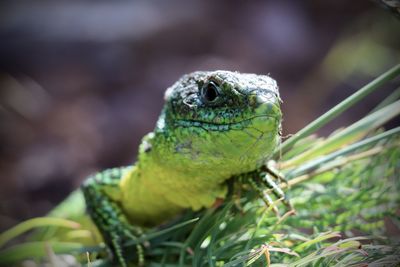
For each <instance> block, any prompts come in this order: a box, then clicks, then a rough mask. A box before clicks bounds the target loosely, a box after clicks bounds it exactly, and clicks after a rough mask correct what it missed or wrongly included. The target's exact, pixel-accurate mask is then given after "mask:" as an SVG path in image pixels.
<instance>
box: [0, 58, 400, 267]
mask: <svg viewBox="0 0 400 267" xmlns="http://www.w3.org/2000/svg"><path fill="white" fill-rule="evenodd" d="M398 76H400V65H397V66H395V67H394V68H392V69H390V70H389V71H387V72H386V73H384V74H382V75H381V76H380V77H378V78H377V79H375V80H374V81H372V82H371V83H369V84H368V85H366V86H365V87H363V88H361V89H360V90H359V91H358V92H356V93H355V94H354V95H352V96H350V97H349V98H347V99H346V100H344V101H342V102H341V103H340V104H339V105H337V106H336V107H334V108H332V109H331V110H330V111H328V112H327V113H326V114H324V115H323V116H321V117H320V118H318V119H317V120H315V121H314V122H312V123H310V124H309V125H308V126H306V127H305V128H304V129H303V130H301V131H300V132H299V133H298V134H296V135H294V136H292V137H291V138H289V139H288V140H286V141H285V142H284V143H283V144H282V146H281V147H280V150H278V151H276V153H275V156H274V159H275V161H276V162H277V164H276V168H277V169H279V171H280V172H281V173H282V174H283V176H284V177H285V178H286V179H287V180H288V181H287V183H286V182H282V183H281V184H280V187H281V188H284V189H285V192H286V194H287V198H288V199H290V201H291V203H292V204H293V206H294V207H295V210H296V214H294V215H292V214H291V211H290V209H289V208H288V207H287V206H285V205H284V204H283V203H282V199H278V198H275V199H274V205H272V206H271V205H269V206H268V205H266V204H265V203H264V202H263V201H262V200H261V199H260V197H259V194H257V193H256V192H254V190H251V187H250V186H249V185H248V184H247V183H244V184H243V185H240V186H239V185H238V184H239V183H236V184H234V185H233V186H232V188H233V190H231V193H230V195H229V197H228V199H227V200H225V201H224V202H223V203H222V204H221V205H219V206H216V207H214V208H212V209H207V210H202V211H200V212H187V213H185V214H183V215H182V216H181V217H180V218H178V219H177V220H176V221H174V222H171V223H169V224H168V225H163V226H162V227H159V228H155V229H150V230H148V231H146V232H145V233H144V234H143V235H142V236H141V237H140V238H139V239H138V240H132V241H130V242H129V243H127V244H126V247H127V251H131V252H132V253H127V254H129V255H128V257H130V258H131V260H132V262H135V265H136V264H137V263H138V261H139V260H138V258H139V257H138V253H137V252H138V251H140V250H137V245H138V244H142V248H143V253H144V255H145V264H146V266H154V267H156V266H171V267H172V266H224V267H231V266H248V265H251V266H399V264H400V248H398V247H399V246H398V245H399V244H396V242H398V241H399V240H397V241H396V240H395V239H391V237H390V233H388V232H387V228H388V227H387V226H388V225H393V226H395V227H397V228H399V227H400V216H399V202H400V194H399V193H398V192H400V191H399V190H400V183H399V181H398V179H399V177H400V175H399V170H400V169H399V167H400V166H399V164H400V162H399V158H400V150H399V149H398V147H399V145H400V134H399V133H400V127H397V128H393V129H390V130H385V129H384V128H383V127H384V125H385V123H386V122H388V121H389V120H391V119H393V118H395V117H396V116H398V115H399V113H400V100H398V98H399V95H400V94H399V91H400V88H399V89H397V90H396V91H395V92H393V94H392V95H390V96H388V97H387V98H386V99H385V100H384V101H383V102H382V103H381V104H380V105H379V106H378V107H377V108H376V109H375V110H374V111H373V112H371V113H370V114H367V115H366V116H365V117H363V118H361V119H360V120H359V121H357V122H355V123H353V124H352V125H350V126H348V127H346V128H343V129H338V130H337V131H335V132H334V133H332V134H331V135H330V136H328V137H326V138H322V137H317V136H315V135H311V134H313V133H314V132H315V131H316V130H317V129H319V128H320V127H322V126H323V125H325V124H327V123H328V122H330V121H331V120H332V119H333V118H334V117H336V116H338V115H340V114H341V113H342V112H343V111H344V110H346V109H348V108H349V107H351V106H353V105H354V104H355V103H356V102H358V101H361V100H362V99H363V97H365V96H367V95H368V94H370V93H371V92H372V91H374V90H377V89H379V88H380V87H381V86H382V85H383V84H384V83H386V82H388V81H389V80H392V79H394V78H396V77H398ZM263 190H264V192H266V193H267V194H268V195H269V196H271V197H273V196H274V195H273V192H272V191H271V190H270V189H268V188H263ZM274 210H275V212H274ZM276 210H279V214H278V215H277V214H276ZM283 210H285V211H283ZM49 226H53V227H54V226H56V227H62V228H65V229H67V230H65V231H66V233H67V234H68V235H69V237H70V240H69V241H68V242H65V241H61V240H57V239H54V238H53V239H52V238H48V239H47V241H35V242H25V243H22V244H17V245H14V246H10V247H8V248H6V249H4V250H3V251H1V252H0V265H4V266H8V265H10V264H14V263H15V262H18V261H21V260H22V259H25V258H27V257H28V258H31V259H34V261H35V262H42V260H43V258H44V259H45V261H46V262H48V263H49V264H50V266H61V265H62V264H66V262H70V264H71V266H72V264H77V263H78V262H80V263H83V264H88V266H110V262H109V261H108V260H105V259H104V257H103V256H104V255H105V253H106V250H105V247H104V245H98V246H94V247H93V246H87V245H85V243H84V242H76V241H75V242H74V241H73V240H74V236H75V237H76V236H80V237H82V236H83V235H84V234H85V233H87V231H91V230H90V229H86V228H85V227H84V226H80V225H78V224H77V223H75V222H73V221H67V220H63V219H54V218H50V217H47V218H37V219H33V220H30V221H27V222H24V223H22V224H20V225H18V226H16V227H15V228H13V229H11V230H9V231H7V232H5V233H3V234H2V235H1V236H0V248H3V247H4V245H5V244H6V243H8V242H9V241H10V240H11V239H13V238H15V237H17V236H20V235H21V234H22V233H23V232H26V231H27V230H30V229H32V228H36V227H49ZM44 248H45V249H44ZM55 254H63V255H64V256H55ZM72 256H73V257H72ZM98 258H100V259H98ZM71 262H72V263H71ZM64 266H66V265H64Z"/></svg>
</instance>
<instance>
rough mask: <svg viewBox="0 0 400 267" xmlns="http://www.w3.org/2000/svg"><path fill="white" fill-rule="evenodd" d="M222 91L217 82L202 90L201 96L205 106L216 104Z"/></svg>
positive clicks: (206, 85)
mask: <svg viewBox="0 0 400 267" xmlns="http://www.w3.org/2000/svg"><path fill="white" fill-rule="evenodd" d="M219 92H220V89H219V87H218V85H217V84H216V83H215V82H212V81H211V82H208V83H206V84H204V85H203V87H202V88H201V90H200V96H201V98H202V100H203V102H204V103H205V104H211V103H215V102H216V101H217V100H218V98H219V95H220V93H219Z"/></svg>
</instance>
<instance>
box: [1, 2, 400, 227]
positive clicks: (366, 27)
mask: <svg viewBox="0 0 400 267" xmlns="http://www.w3.org/2000/svg"><path fill="white" fill-rule="evenodd" d="M399 48H400V21H399V20H398V19H397V18H396V17H395V16H394V15H393V14H391V13H390V12H388V11H387V10H385V9H384V8H382V7H381V6H379V5H378V4H376V3H375V2H373V1H364V0H358V1H337V0H330V1H294V0H293V1H288V0H285V1H265V0H264V1H233V0H225V1H201V0H196V1H171V0H170V1H163V0H158V1H129V2H125V1H116V2H108V1H86V2H75V1H31V2H20V1H10V2H5V1H3V2H1V4H0V140H1V141H0V142H1V143H0V230H4V228H6V227H9V226H11V225H13V224H15V223H16V222H18V221H20V220H23V219H26V218H29V217H32V216H38V215H43V214H45V213H46V212H47V211H49V210H50V209H51V207H53V206H54V205H55V204H56V203H57V202H59V201H61V200H62V199H63V198H64V197H65V196H66V195H67V194H68V193H69V192H70V191H71V190H73V189H74V188H76V187H77V186H79V183H80V182H81V181H82V179H84V178H85V176H86V175H88V174H90V173H92V172H94V171H97V170H100V169H104V168H107V167H113V166H120V165H127V164H130V163H131V162H133V161H134V160H135V157H136V151H137V147H138V144H139V142H140V139H141V137H142V136H143V135H144V134H145V133H147V132H149V131H151V130H152V129H153V127H154V125H155V121H156V119H157V117H158V114H159V112H160V109H161V107H162V105H163V93H164V90H165V89H166V88H167V87H168V86H170V85H171V84H172V83H173V82H174V81H175V80H177V79H178V78H179V77H180V76H181V75H182V74H184V73H188V72H191V71H194V70H214V69H228V70H238V71H242V72H254V73H260V74H268V73H269V74H271V76H272V77H274V78H275V79H277V81H278V84H279V85H280V90H281V94H282V98H283V100H284V105H283V110H284V118H285V121H284V134H285V135H287V134H290V133H295V132H296V131H297V130H299V129H300V128H301V127H303V126H304V125H306V124H307V123H308V122H310V121H311V120H312V119H313V118H315V117H316V116H318V115H320V114H322V113H323V112H324V111H326V110H328V109H329V107H332V106H333V105H335V104H336V103H338V102H339V101H340V100H342V99H343V98H345V97H346V96H348V95H350V94H351V93H352V92H354V91H355V90H357V89H358V88H360V87H361V86H362V85H364V84H365V83H367V82H368V81H370V80H371V79H373V78H374V77H376V76H377V75H379V74H381V73H382V72H383V71H385V70H386V69H388V68H389V67H391V66H393V65H394V64H396V63H398V62H400V50H399ZM399 84H400V83H399V81H398V80H397V81H394V82H392V83H391V84H389V85H387V86H386V87H385V88H384V89H382V90H380V91H379V92H377V93H375V94H373V95H372V96H370V97H369V98H368V99H367V100H366V101H363V103H362V104H360V105H357V107H355V108H352V109H351V110H350V111H349V112H348V113H346V114H345V115H344V116H341V117H340V118H339V119H336V120H335V121H334V122H333V123H331V124H330V125H329V126H328V127H325V128H324V129H322V130H321V131H320V134H328V133H329V132H331V131H332V130H334V129H336V128H337V127H340V126H344V125H347V124H349V123H351V122H353V121H355V120H357V119H358V118H360V116H362V115H363V114H365V113H366V112H368V110H370V109H371V108H373V107H374V106H375V105H376V104H377V103H379V102H380V101H381V100H382V99H383V98H384V97H385V96H386V95H388V94H389V93H390V92H391V91H392V90H393V89H394V88H396V87H398V86H399ZM392 123H394V122H392Z"/></svg>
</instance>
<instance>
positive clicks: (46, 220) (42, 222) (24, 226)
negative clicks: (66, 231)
mask: <svg viewBox="0 0 400 267" xmlns="http://www.w3.org/2000/svg"><path fill="white" fill-rule="evenodd" d="M47 226H58V227H65V228H72V229H77V228H79V227H80V224H78V223H76V222H74V221H70V220H66V219H60V218H51V217H39V218H33V219H30V220H27V221H24V222H22V223H20V224H18V225H16V226H14V227H13V228H11V229H9V230H7V231H5V232H4V233H2V234H1V235H0V247H2V246H4V244H6V243H7V242H8V241H10V240H11V239H13V238H15V237H17V236H19V235H21V234H23V233H25V232H27V231H29V230H32V229H34V228H37V227H47Z"/></svg>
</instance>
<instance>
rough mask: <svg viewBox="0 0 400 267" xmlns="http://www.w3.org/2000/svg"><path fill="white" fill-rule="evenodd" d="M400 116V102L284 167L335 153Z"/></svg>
mask: <svg viewBox="0 0 400 267" xmlns="http://www.w3.org/2000/svg"><path fill="white" fill-rule="evenodd" d="M399 114H400V100H398V101H396V102H394V103H392V104H390V105H388V106H386V107H384V108H382V109H380V110H378V111H376V112H374V113H372V114H370V115H368V116H366V117H364V118H362V119H361V120H359V121H357V122H356V123H354V124H352V125H350V126H349V127H347V128H345V129H344V130H342V131H340V132H338V133H336V134H335V135H333V136H330V137H329V138H327V139H326V140H325V141H324V142H322V143H319V144H318V145H316V146H314V147H312V148H311V149H309V150H307V151H306V152H304V153H302V154H300V155H298V156H296V157H294V158H292V159H290V160H288V161H287V162H285V163H283V164H282V165H283V166H286V167H289V166H296V165H299V164H301V163H303V162H306V161H307V160H310V159H313V158H316V157H318V156H321V155H324V154H326V153H329V152H332V151H335V150H337V149H339V148H341V147H343V146H344V145H346V144H350V143H352V142H354V141H357V140H359V139H361V138H363V137H364V136H365V135H366V134H368V132H370V131H371V130H374V129H376V128H378V127H380V126H382V125H383V124H384V123H386V122H387V121H389V120H390V119H392V118H394V117H396V116H398V115H399Z"/></svg>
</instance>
